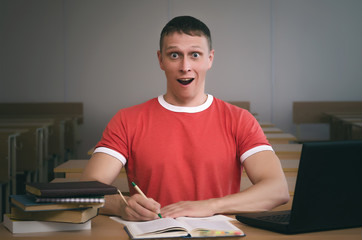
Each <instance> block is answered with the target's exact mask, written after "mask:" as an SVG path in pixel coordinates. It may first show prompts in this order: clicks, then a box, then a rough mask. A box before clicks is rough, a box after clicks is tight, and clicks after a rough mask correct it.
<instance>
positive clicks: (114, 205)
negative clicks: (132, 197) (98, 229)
mask: <svg viewBox="0 0 362 240" xmlns="http://www.w3.org/2000/svg"><path fill="white" fill-rule="evenodd" d="M126 198H127V197H126ZM125 207H126V206H125V203H123V201H122V199H121V196H120V195H107V196H105V204H104V206H103V207H102V208H100V209H99V213H100V214H104V215H115V216H122V215H123V214H122V212H123V211H124V208H125Z"/></svg>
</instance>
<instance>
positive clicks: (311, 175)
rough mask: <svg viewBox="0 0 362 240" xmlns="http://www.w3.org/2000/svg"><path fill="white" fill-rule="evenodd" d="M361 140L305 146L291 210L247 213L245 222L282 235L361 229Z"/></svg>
mask: <svg viewBox="0 0 362 240" xmlns="http://www.w3.org/2000/svg"><path fill="white" fill-rule="evenodd" d="M361 183H362V140H355V141H337V142H332V141H328V142H310V143H305V144H303V148H302V155H301V159H300V163H299V169H298V175H297V182H296V186H295V191H294V200H293V204H292V209H291V210H290V211H282V212H262V213H244V214H239V215H237V216H236V218H237V219H238V220H239V221H240V222H243V223H246V224H249V225H251V226H254V227H260V228H264V229H268V230H272V231H276V232H281V233H303V232H311V231H322V230H330V229H338V228H350V227H359V226H362V185H361Z"/></svg>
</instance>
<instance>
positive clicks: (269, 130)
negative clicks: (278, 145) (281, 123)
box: [262, 127, 283, 133]
mask: <svg viewBox="0 0 362 240" xmlns="http://www.w3.org/2000/svg"><path fill="white" fill-rule="evenodd" d="M262 129H263V132H264V133H283V130H281V129H280V128H276V127H263V128H262Z"/></svg>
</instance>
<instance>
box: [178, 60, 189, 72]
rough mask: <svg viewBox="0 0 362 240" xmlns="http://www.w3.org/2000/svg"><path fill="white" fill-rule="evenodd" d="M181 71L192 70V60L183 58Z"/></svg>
mask: <svg viewBox="0 0 362 240" xmlns="http://www.w3.org/2000/svg"><path fill="white" fill-rule="evenodd" d="M180 71H181V72H190V71H191V63H190V60H189V59H187V58H186V57H185V58H183V59H182V61H181V64H180Z"/></svg>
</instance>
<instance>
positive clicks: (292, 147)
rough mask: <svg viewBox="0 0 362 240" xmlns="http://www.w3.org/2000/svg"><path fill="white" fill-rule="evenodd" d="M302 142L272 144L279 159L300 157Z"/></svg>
mask: <svg viewBox="0 0 362 240" xmlns="http://www.w3.org/2000/svg"><path fill="white" fill-rule="evenodd" d="M302 146H303V145H302V144H272V147H273V149H274V151H275V154H276V155H277V156H278V157H279V159H300V155H301V152H302Z"/></svg>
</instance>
